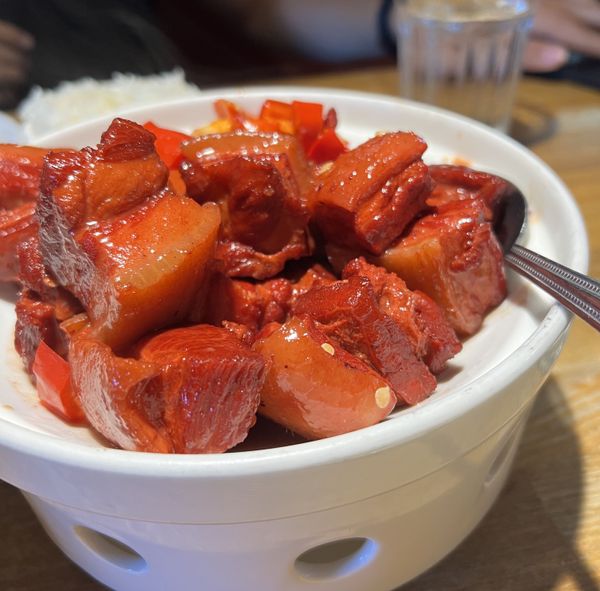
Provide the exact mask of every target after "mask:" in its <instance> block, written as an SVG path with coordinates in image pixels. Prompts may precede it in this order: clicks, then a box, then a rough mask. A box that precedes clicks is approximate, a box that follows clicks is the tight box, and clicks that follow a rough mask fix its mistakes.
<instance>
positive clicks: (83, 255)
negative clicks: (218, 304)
mask: <svg viewBox="0 0 600 591" xmlns="http://www.w3.org/2000/svg"><path fill="white" fill-rule="evenodd" d="M166 182H167V170H166V168H165V166H164V165H163V164H162V162H161V161H160V159H159V158H158V156H157V155H156V152H155V151H154V145H153V136H152V134H150V133H149V132H147V131H146V130H144V129H143V128H142V127H140V126H138V125H136V124H134V123H130V122H125V121H123V120H118V119H117V120H115V122H113V124H112V125H111V127H110V128H109V129H108V131H107V132H105V133H104V134H103V136H102V141H101V143H100V145H99V147H98V149H97V150H93V149H88V148H86V149H84V150H82V151H81V152H70V153H64V152H62V153H51V154H50V155H49V156H48V157H47V159H46V166H45V168H44V172H43V175H42V183H41V188H42V191H41V197H40V201H39V203H38V207H37V213H38V216H39V219H40V224H41V226H40V233H39V236H40V248H41V251H42V255H43V257H44V261H45V263H46V265H47V267H48V268H49V270H50V271H51V272H52V274H53V275H54V276H55V277H56V278H57V280H58V281H59V282H60V284H61V285H64V286H65V287H66V288H67V289H69V290H70V291H71V292H72V293H73V294H74V295H75V296H76V297H77V298H78V299H79V300H80V301H81V303H82V304H83V306H84V308H85V310H86V311H87V313H88V315H89V317H90V320H91V322H92V329H93V330H94V332H95V334H96V335H97V336H98V338H100V339H101V340H103V341H104V342H105V343H107V344H109V345H110V346H112V347H114V348H115V349H120V348H123V347H125V346H126V345H128V344H131V343H132V342H133V341H135V340H136V339H138V338H139V337H141V336H143V335H144V334H146V333H147V332H148V331H151V330H155V329H158V328H161V327H164V326H168V325H171V324H173V323H175V322H178V321H181V320H184V319H186V318H187V316H188V315H189V314H190V313H192V311H194V310H195V308H196V306H197V305H199V298H200V295H201V290H202V283H203V277H204V273H205V270H206V266H207V265H208V263H209V261H210V259H211V257H212V254H213V252H214V247H215V243H216V238H217V233H218V229H219V224H220V216H219V212H218V210H217V208H216V207H215V206H214V205H212V204H207V205H205V206H202V207H201V206H199V205H198V204H197V203H195V202H194V201H192V200H190V199H188V198H187V197H182V196H177V195H174V194H172V193H170V192H169V191H168V190H167V189H165V188H164V187H165V184H166Z"/></svg>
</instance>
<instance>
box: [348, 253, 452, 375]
mask: <svg viewBox="0 0 600 591" xmlns="http://www.w3.org/2000/svg"><path fill="white" fill-rule="evenodd" d="M354 276H360V277H366V278H367V279H368V280H369V282H370V283H371V286H372V287H373V290H374V291H375V295H376V296H377V300H378V304H379V308H380V310H381V311H382V312H384V313H385V314H387V315H389V316H390V317H391V318H393V319H394V320H396V321H397V322H398V323H399V324H400V325H401V326H402V328H403V330H404V332H405V334H406V335H407V336H408V338H409V339H410V341H411V342H412V344H413V346H414V348H415V351H416V353H417V356H418V357H419V358H420V359H422V360H423V361H424V362H425V363H426V364H427V366H428V367H429V369H430V371H431V372H432V373H434V374H437V373H440V372H441V371H443V369H444V368H445V367H446V362H447V361H448V360H449V359H451V358H452V357H454V355H456V354H457V353H458V352H459V351H460V350H461V348H462V346H461V344H460V341H459V340H458V338H457V337H456V333H455V332H454V330H453V329H452V327H451V326H450V324H449V323H448V321H447V320H446V318H445V316H444V313H443V312H442V310H441V309H440V307H439V306H438V305H437V304H436V303H435V302H434V301H433V300H432V299H431V298H429V297H428V296H426V295H425V294H424V293H422V292H420V291H411V290H410V289H408V287H407V285H406V283H405V282H404V281H403V280H402V279H400V277H398V275H396V274H394V273H389V272H387V271H386V270H385V269H383V268H381V267H377V266H375V265H371V264H369V263H367V262H366V261H365V259H364V258H358V259H354V260H352V261H350V262H349V263H348V264H347V265H346V266H345V268H344V271H343V273H342V277H343V278H344V279H347V278H348V277H354Z"/></svg>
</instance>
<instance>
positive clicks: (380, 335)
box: [292, 275, 436, 404]
mask: <svg viewBox="0 0 600 591" xmlns="http://www.w3.org/2000/svg"><path fill="white" fill-rule="evenodd" d="M292 314H294V315H301V314H304V315H307V316H309V317H310V318H312V319H313V320H314V321H315V322H317V325H318V327H319V329H320V330H321V331H323V333H325V335H326V336H327V337H329V338H331V339H333V340H335V341H336V342H338V343H339V344H340V345H341V346H342V347H343V348H344V349H346V350H347V351H348V352H349V353H351V354H353V355H356V356H357V357H359V358H360V359H361V360H362V361H364V362H365V363H368V364H369V365H370V366H371V367H373V368H374V369H375V370H376V371H377V372H379V373H380V374H381V375H382V376H383V377H384V378H385V379H386V380H387V381H389V383H390V384H391V386H392V388H393V390H394V392H395V394H396V396H397V398H398V402H399V403H406V404H416V403H417V402H420V401H421V400H423V399H424V398H426V397H427V396H429V395H430V394H431V393H432V392H433V390H434V389H435V387H436V381H435V378H434V377H433V375H432V374H431V372H430V371H429V369H428V368H427V365H425V363H424V362H423V361H422V360H421V359H420V358H419V357H418V355H417V351H416V348H415V346H414V344H413V340H411V336H410V335H409V334H407V331H406V329H405V327H404V326H403V325H402V324H401V323H399V322H397V321H396V320H395V319H394V318H393V317H392V316H390V315H389V314H386V313H384V312H383V311H382V310H381V308H380V307H379V303H378V300H377V296H376V293H375V290H374V289H373V286H372V285H371V283H370V281H369V279H368V278H367V277H363V276H358V275H357V276H351V277H349V278H348V279H346V280H343V281H336V282H334V283H331V284H329V285H325V286H318V287H314V288H313V289H311V290H310V291H308V292H306V293H305V294H303V295H302V296H300V297H299V298H298V300H297V302H296V304H295V306H294V308H293V310H292Z"/></svg>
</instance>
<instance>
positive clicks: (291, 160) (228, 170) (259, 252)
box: [181, 132, 312, 279]
mask: <svg viewBox="0 0 600 591" xmlns="http://www.w3.org/2000/svg"><path fill="white" fill-rule="evenodd" d="M182 151H183V155H184V157H185V160H184V162H183V163H182V165H181V173H182V177H183V179H184V181H185V184H186V187H187V193H188V195H189V196H190V197H192V198H193V199H196V200H197V201H198V202H199V203H206V202H209V201H213V202H215V203H218V204H219V207H220V208H221V213H222V217H223V228H222V232H221V236H220V240H219V244H218V246H217V251H216V261H217V268H218V269H219V270H220V271H221V272H222V273H224V274H225V275H228V276H231V277H252V278H254V279H266V278H268V277H273V276H274V275H276V274H277V273H279V272H280V271H281V270H282V269H283V267H284V265H285V262H286V261H288V260H291V259H298V258H300V257H302V256H305V255H307V254H309V253H310V250H311V244H310V238H309V236H308V232H307V221H308V211H307V199H308V193H309V192H310V190H311V189H312V176H311V172H310V169H309V166H308V163H307V162H306V159H305V157H304V154H303V152H302V148H301V146H300V144H299V143H298V140H297V139H296V138H294V137H292V136H287V135H281V134H265V133H250V132H232V133H227V134H215V135H207V136H201V137H199V138H196V139H193V140H190V141H188V142H185V143H184V144H183V147H182Z"/></svg>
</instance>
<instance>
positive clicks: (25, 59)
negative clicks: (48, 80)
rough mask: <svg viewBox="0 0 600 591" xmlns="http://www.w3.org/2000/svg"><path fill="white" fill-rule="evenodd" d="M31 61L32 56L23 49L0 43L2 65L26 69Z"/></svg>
mask: <svg viewBox="0 0 600 591" xmlns="http://www.w3.org/2000/svg"><path fill="white" fill-rule="evenodd" d="M29 61H30V54H29V53H28V52H24V51H23V50H21V49H17V48H15V47H12V46H10V45H3V44H2V43H0V64H14V65H17V66H20V67H26V66H27V64H28V63H29Z"/></svg>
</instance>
